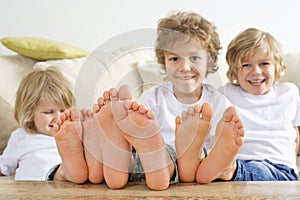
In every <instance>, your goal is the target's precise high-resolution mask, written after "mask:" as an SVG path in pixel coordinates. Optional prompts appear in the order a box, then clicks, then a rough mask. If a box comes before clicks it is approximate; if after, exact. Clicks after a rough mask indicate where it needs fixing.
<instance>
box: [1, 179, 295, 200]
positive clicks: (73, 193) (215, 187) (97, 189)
mask: <svg viewBox="0 0 300 200" xmlns="http://www.w3.org/2000/svg"><path fill="white" fill-rule="evenodd" d="M0 199H1V200H2V199H5V200H6V199H9V200H10V199H43V200H46V199H63V200H65V199H113V200H114V199H253V200H254V199H255V200H256V199H264V200H266V199H270V200H273V199H275V200H276V199H280V200H282V199H300V181H299V182H298V181H297V182H214V183H210V184H206V185H200V184H196V183H191V184H184V183H179V184H175V185H171V186H170V187H169V189H167V190H164V191H151V190H149V189H148V188H147V186H146V185H145V184H144V183H141V182H140V183H128V185H127V186H126V187H125V188H123V189H120V190H111V189H108V188H107V186H106V185H105V184H100V185H93V184H82V185H76V184H73V183H70V182H56V181H49V182H43V181H14V180H0Z"/></svg>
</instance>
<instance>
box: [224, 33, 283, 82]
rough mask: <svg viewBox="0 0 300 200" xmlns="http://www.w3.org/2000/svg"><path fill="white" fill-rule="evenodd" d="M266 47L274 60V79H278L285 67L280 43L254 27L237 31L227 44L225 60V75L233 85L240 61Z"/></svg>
mask: <svg viewBox="0 0 300 200" xmlns="http://www.w3.org/2000/svg"><path fill="white" fill-rule="evenodd" d="M261 48H263V49H266V50H267V52H268V54H269V55H270V56H271V57H272V59H273V61H275V67H276V68H275V81H278V80H279V79H280V77H281V75H282V74H283V72H284V70H285V69H286V67H285V65H284V63H283V52H282V46H281V44H280V43H279V42H278V41H277V40H276V39H275V38H274V37H273V36H272V35H271V34H269V33H267V32H264V31H261V30H259V29H256V28H248V29H246V30H244V31H242V32H241V33H239V34H238V35H237V36H236V37H235V38H234V39H233V40H232V41H231V42H230V43H229V45H228V48H227V52H226V61H227V64H228V65H229V69H228V71H227V77H228V79H229V81H230V82H231V83H232V84H234V85H239V83H238V82H237V73H238V70H239V69H240V68H241V67H242V62H243V61H245V60H247V59H248V58H251V57H252V56H253V55H254V54H255V53H256V52H257V50H258V49H261Z"/></svg>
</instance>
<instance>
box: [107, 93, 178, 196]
mask: <svg viewBox="0 0 300 200" xmlns="http://www.w3.org/2000/svg"><path fill="white" fill-rule="evenodd" d="M120 92H121V89H120ZM112 106H113V114H114V119H115V121H116V123H117V125H118V126H119V128H120V129H121V130H122V131H123V135H124V137H125V138H126V139H127V141H129V143H130V144H132V145H133V147H134V148H135V150H136V152H137V153H138V155H139V157H140V159H141V162H142V165H143V168H144V171H145V176H146V182H147V185H148V187H149V188H150V189H153V190H164V189H167V188H168V186H169V181H170V175H171V174H172V175H173V172H174V166H173V163H172V161H171V158H170V155H169V154H168V152H167V150H166V148H165V143H164V139H163V137H162V134H161V132H160V130H159V125H158V123H157V121H156V119H155V115H154V114H153V113H152V112H151V111H150V110H148V109H146V108H145V107H144V106H142V105H139V104H138V103H137V102H136V101H133V102H118V103H114V104H113V105H112Z"/></svg>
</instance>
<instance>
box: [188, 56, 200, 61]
mask: <svg viewBox="0 0 300 200" xmlns="http://www.w3.org/2000/svg"><path fill="white" fill-rule="evenodd" d="M190 59H191V61H192V62H196V61H198V60H200V57H199V56H192V57H191V58H190Z"/></svg>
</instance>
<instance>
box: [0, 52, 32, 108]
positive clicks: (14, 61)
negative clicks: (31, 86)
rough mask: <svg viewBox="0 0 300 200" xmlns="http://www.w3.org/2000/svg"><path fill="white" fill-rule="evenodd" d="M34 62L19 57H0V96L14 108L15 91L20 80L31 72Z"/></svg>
mask: <svg viewBox="0 0 300 200" xmlns="http://www.w3.org/2000/svg"><path fill="white" fill-rule="evenodd" d="M35 63H36V60H33V59H30V58H26V57H23V56H20V55H7V56H1V57H0V67H1V73H0V96H1V97H2V98H3V99H4V100H5V101H7V102H8V103H9V104H10V105H12V106H14V102H15V96H16V91H17V89H18V87H19V84H20V82H21V79H22V78H23V77H24V76H25V75H26V74H27V73H28V72H30V71H31V70H32V66H33V65H34V64H35Z"/></svg>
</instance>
